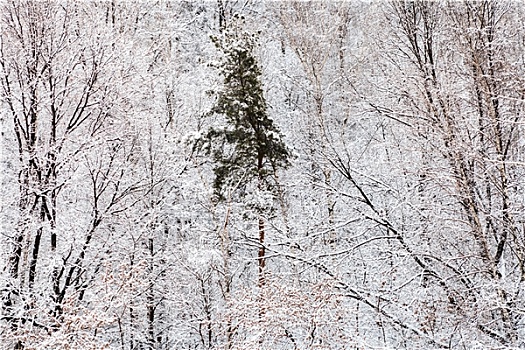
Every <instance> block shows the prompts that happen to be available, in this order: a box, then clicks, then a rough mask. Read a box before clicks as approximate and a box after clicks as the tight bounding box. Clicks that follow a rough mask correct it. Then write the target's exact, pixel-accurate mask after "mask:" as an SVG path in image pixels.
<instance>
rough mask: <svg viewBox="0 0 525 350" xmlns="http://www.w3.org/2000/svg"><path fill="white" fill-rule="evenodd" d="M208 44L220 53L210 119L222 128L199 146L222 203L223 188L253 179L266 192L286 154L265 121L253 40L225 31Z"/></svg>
mask: <svg viewBox="0 0 525 350" xmlns="http://www.w3.org/2000/svg"><path fill="white" fill-rule="evenodd" d="M212 40H213V41H214V43H215V45H216V46H217V48H218V49H219V50H220V51H221V52H222V53H223V58H222V61H221V62H220V64H219V65H218V68H219V70H220V72H221V74H222V76H223V77H224V87H223V90H222V91H220V92H219V93H218V98H217V102H216V104H215V106H214V107H213V108H212V110H211V111H210V115H213V114H216V115H220V116H223V117H224V118H225V122H226V125H225V126H224V127H222V128H210V129H209V130H208V132H207V134H206V142H205V143H204V144H205V146H204V148H205V150H206V151H207V153H208V154H209V155H210V156H211V157H212V158H213V161H214V163H215V167H214V173H215V181H214V189H215V193H216V194H217V195H218V196H219V198H223V193H224V190H225V188H226V187H228V186H232V185H236V184H239V183H240V184H241V185H243V184H247V183H249V182H251V181H253V180H255V179H257V181H258V186H259V188H260V189H263V188H266V189H267V188H268V187H269V186H268V182H267V179H268V177H269V176H271V175H273V174H274V173H275V171H276V170H277V169H279V168H286V167H287V166H288V165H289V157H290V153H289V151H288V149H287V147H286V145H285V144H284V142H283V141H282V140H281V135H280V132H279V129H278V128H277V126H275V124H274V123H273V121H272V119H270V118H269V116H268V112H267V105H266V100H265V98H264V95H263V89H262V84H261V80H260V76H261V70H260V68H259V65H258V64H257V61H256V58H255V56H254V52H253V50H254V48H255V45H256V37H255V35H253V34H248V33H245V32H243V33H239V32H238V30H235V29H234V30H231V29H230V30H225V31H224V32H223V33H222V35H221V37H220V38H219V37H214V38H212Z"/></svg>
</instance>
